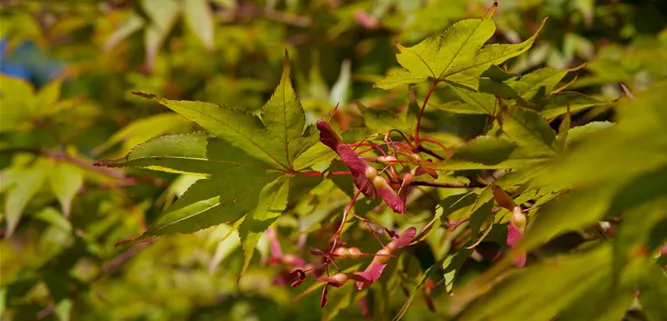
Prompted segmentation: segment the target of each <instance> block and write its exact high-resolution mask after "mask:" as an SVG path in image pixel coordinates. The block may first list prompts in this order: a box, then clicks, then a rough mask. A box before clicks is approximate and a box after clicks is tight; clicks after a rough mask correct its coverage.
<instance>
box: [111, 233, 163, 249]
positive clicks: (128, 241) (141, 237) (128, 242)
mask: <svg viewBox="0 0 667 321" xmlns="http://www.w3.org/2000/svg"><path fill="white" fill-rule="evenodd" d="M155 238H156V236H154V235H147V234H142V235H139V236H136V237H131V238H127V239H124V240H120V241H118V242H116V244H114V247H119V246H125V245H136V244H139V243H144V242H148V241H150V240H153V239H155Z"/></svg>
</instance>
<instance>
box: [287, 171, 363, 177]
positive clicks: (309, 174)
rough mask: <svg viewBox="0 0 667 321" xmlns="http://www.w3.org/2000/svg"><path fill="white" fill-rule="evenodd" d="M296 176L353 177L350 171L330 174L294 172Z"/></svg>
mask: <svg viewBox="0 0 667 321" xmlns="http://www.w3.org/2000/svg"><path fill="white" fill-rule="evenodd" d="M294 173H295V174H298V175H303V176H322V177H324V176H329V175H333V176H336V175H352V172H350V171H335V172H329V173H328V174H325V173H320V172H294Z"/></svg>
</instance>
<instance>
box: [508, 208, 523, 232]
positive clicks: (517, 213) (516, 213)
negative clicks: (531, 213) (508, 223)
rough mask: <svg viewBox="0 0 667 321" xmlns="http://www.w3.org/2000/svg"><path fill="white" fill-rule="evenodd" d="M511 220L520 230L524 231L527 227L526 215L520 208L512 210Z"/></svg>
mask: <svg viewBox="0 0 667 321" xmlns="http://www.w3.org/2000/svg"><path fill="white" fill-rule="evenodd" d="M511 220H512V223H513V224H514V226H516V227H517V228H518V229H520V230H523V229H524V228H525V227H526V215H524V214H523V212H521V208H520V207H518V206H517V207H515V208H514V209H513V210H512V218H511Z"/></svg>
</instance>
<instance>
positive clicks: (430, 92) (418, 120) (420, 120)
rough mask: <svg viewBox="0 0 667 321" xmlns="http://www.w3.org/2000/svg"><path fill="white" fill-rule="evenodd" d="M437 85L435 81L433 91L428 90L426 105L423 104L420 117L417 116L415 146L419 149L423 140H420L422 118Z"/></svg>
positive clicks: (425, 98) (432, 86)
mask: <svg viewBox="0 0 667 321" xmlns="http://www.w3.org/2000/svg"><path fill="white" fill-rule="evenodd" d="M436 85H438V80H437V79H436V80H433V84H432V85H431V89H429V90H428V93H427V94H426V97H424V104H422V108H421V109H420V110H419V116H417V127H415V144H416V145H417V148H419V147H421V146H422V143H421V140H420V139H419V127H421V122H422V116H423V115H424V110H425V109H426V104H427V103H428V100H429V98H431V95H432V94H433V91H435V86H436Z"/></svg>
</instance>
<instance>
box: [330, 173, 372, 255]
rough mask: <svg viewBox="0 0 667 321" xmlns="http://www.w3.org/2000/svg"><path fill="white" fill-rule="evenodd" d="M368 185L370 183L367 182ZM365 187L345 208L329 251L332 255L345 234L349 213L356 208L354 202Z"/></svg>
mask: <svg viewBox="0 0 667 321" xmlns="http://www.w3.org/2000/svg"><path fill="white" fill-rule="evenodd" d="M367 183H368V182H367ZM364 187H365V186H362V187H361V188H360V189H359V190H358V191H357V193H355V194H354V196H353V197H352V199H351V200H350V203H349V204H348V205H347V207H345V210H343V219H342V220H341V222H340V225H339V226H338V229H337V230H336V233H335V234H334V239H333V245H332V246H331V250H330V251H329V252H330V253H332V254H333V251H334V250H335V249H336V244H337V243H338V237H340V233H341V232H343V226H345V221H346V220H347V213H349V212H350V210H352V206H354V202H356V201H357V198H359V195H361V190H362V189H363V188H364Z"/></svg>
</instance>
